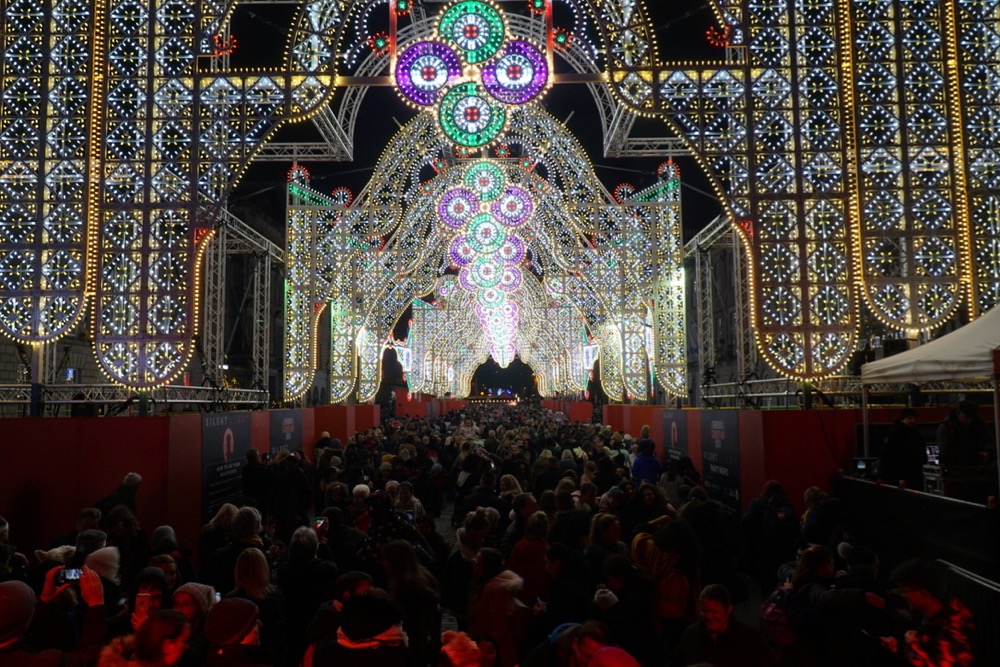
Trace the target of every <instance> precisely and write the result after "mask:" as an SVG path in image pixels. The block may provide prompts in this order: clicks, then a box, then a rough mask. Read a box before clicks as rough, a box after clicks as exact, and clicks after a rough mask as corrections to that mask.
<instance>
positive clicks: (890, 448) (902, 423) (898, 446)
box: [878, 408, 927, 491]
mask: <svg viewBox="0 0 1000 667" xmlns="http://www.w3.org/2000/svg"><path fill="white" fill-rule="evenodd" d="M925 463H927V451H926V447H925V444H924V437H923V436H922V435H920V431H919V430H918V429H917V412H916V410H913V409H912V408H906V409H905V410H903V412H902V414H901V415H900V416H899V419H897V420H896V421H895V422H894V423H893V425H892V428H890V429H889V432H888V433H886V435H885V440H884V441H883V442H882V452H881V454H880V456H879V459H878V479H879V480H881V481H882V482H884V483H886V484H892V485H897V484H900V485H903V486H905V487H906V488H907V489H913V490H914V491H923V490H924V464H925Z"/></svg>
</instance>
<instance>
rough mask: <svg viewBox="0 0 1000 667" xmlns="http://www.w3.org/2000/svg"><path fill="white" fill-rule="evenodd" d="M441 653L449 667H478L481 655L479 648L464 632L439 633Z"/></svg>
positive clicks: (449, 631)
mask: <svg viewBox="0 0 1000 667" xmlns="http://www.w3.org/2000/svg"><path fill="white" fill-rule="evenodd" d="M441 653H442V654H443V655H445V656H447V657H448V664H449V665H451V667H479V661H480V658H481V657H482V655H481V654H480V652H479V646H477V645H476V642H474V641H472V638H471V637H469V635H467V634H465V633H464V632H454V631H452V630H445V631H444V632H442V633H441Z"/></svg>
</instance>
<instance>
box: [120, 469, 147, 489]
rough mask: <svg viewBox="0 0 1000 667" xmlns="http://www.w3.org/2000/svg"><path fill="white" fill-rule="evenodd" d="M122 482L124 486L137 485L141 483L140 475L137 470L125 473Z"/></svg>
mask: <svg viewBox="0 0 1000 667" xmlns="http://www.w3.org/2000/svg"><path fill="white" fill-rule="evenodd" d="M122 484H124V485H125V486H139V485H140V484H142V475H140V474H139V473H137V472H130V473H129V474H127V475H125V479H123V480H122Z"/></svg>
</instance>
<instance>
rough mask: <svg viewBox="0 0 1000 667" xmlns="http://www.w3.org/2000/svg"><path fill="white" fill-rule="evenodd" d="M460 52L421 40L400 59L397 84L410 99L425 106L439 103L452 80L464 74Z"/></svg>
mask: <svg viewBox="0 0 1000 667" xmlns="http://www.w3.org/2000/svg"><path fill="white" fill-rule="evenodd" d="M461 73H462V63H461V62H460V61H459V59H458V55H457V54H456V53H455V52H454V51H452V50H451V48H450V47H448V46H447V45H446V44H441V43H440V42H417V43H416V44H414V45H412V46H409V47H407V48H406V49H405V50H404V51H403V53H402V54H401V55H400V56H399V60H398V61H397V62H396V86H397V87H398V88H399V92H401V93H402V94H403V96H404V97H406V99H408V100H410V101H411V102H413V103H414V104H419V105H421V106H431V105H432V104H436V103H437V101H438V99H439V98H440V97H441V95H442V93H443V91H444V88H445V87H446V86H447V85H448V81H449V80H451V79H453V78H454V77H457V76H459V75H461Z"/></svg>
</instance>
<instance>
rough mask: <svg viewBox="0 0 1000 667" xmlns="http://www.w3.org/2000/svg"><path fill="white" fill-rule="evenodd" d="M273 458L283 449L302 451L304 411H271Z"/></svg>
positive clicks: (271, 450)
mask: <svg viewBox="0 0 1000 667" xmlns="http://www.w3.org/2000/svg"><path fill="white" fill-rule="evenodd" d="M270 416H271V447H270V453H271V456H274V455H275V454H277V453H278V452H280V451H281V450H283V449H287V450H290V451H297V450H299V449H302V411H301V410H271V411H270Z"/></svg>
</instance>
